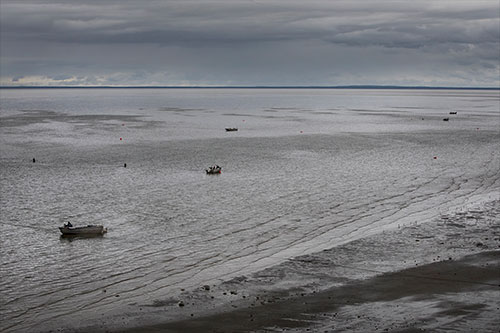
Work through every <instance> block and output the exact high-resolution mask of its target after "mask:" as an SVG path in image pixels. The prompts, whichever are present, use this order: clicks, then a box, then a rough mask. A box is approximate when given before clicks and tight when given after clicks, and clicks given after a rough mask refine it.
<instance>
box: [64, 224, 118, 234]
mask: <svg viewBox="0 0 500 333" xmlns="http://www.w3.org/2000/svg"><path fill="white" fill-rule="evenodd" d="M59 230H61V233H62V234H63V235H82V236H87V235H102V234H104V233H106V232H107V231H108V229H106V228H104V227H103V226H102V225H91V224H89V225H87V226H84V227H73V226H72V225H71V224H70V223H69V224H64V225H63V226H62V227H59Z"/></svg>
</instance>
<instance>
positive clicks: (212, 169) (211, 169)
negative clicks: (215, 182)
mask: <svg viewBox="0 0 500 333" xmlns="http://www.w3.org/2000/svg"><path fill="white" fill-rule="evenodd" d="M205 172H206V173H207V175H216V174H219V173H221V172H222V168H221V167H220V166H218V165H213V166H211V167H209V168H208V169H205Z"/></svg>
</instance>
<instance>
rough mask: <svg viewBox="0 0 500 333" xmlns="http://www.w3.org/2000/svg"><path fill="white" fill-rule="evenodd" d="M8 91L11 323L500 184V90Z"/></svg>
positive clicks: (240, 267) (294, 250)
mask: <svg viewBox="0 0 500 333" xmlns="http://www.w3.org/2000/svg"><path fill="white" fill-rule="evenodd" d="M2 94H3V95H2V105H1V107H2V112H1V117H2V121H1V122H0V123H1V136H0V139H1V143H2V154H1V156H0V163H1V165H0V167H1V169H0V170H1V188H2V196H1V198H0V200H1V201H0V203H1V207H2V214H1V216H0V229H1V230H0V241H1V247H2V257H1V263H2V265H1V266H0V274H1V277H2V279H1V282H0V292H1V295H2V297H1V300H0V312H1V315H2V318H6V320H2V323H1V324H0V325H1V326H0V329H1V330H7V331H23V330H29V329H33V328H34V327H37V328H40V327H42V326H39V325H41V324H42V323H44V325H45V326H43V327H47V328H59V327H67V326H65V325H69V324H67V323H71V325H74V327H78V326H79V325H82V324H83V323H84V322H85V321H88V320H92V319H93V318H95V317H96V316H98V315H99V314H100V313H106V314H107V315H113V314H117V313H121V312H122V311H123V310H124V309H130V307H132V308H133V307H134V306H135V305H137V306H140V305H143V304H153V303H154V300H158V299H160V300H161V299H169V298H172V297H175V295H176V294H178V293H179V292H180V290H181V289H189V288H199V287H200V286H202V285H204V284H207V283H216V282H217V283H218V282H220V281H223V280H227V279H230V278H232V277H234V276H241V275H245V274H249V273H251V272H255V271H257V270H259V269H262V268H264V267H268V266H271V265H275V264H277V263H280V262H282V261H283V260H286V259H287V258H290V257H293V256H297V255H300V254H304V253H311V252H314V251H319V250H322V249H325V248H329V247H333V246H335V245H337V244H341V243H344V242H347V241H349V240H352V239H356V238H360V237H364V236H366V235H369V234H372V233H377V232H380V230H381V229H382V228H386V227H388V226H397V225H398V224H405V223H413V222H415V221H419V222H425V221H426V220H428V219H430V218H432V217H433V216H437V215H439V214H440V213H441V212H443V211H446V209H447V208H448V207H450V206H452V205H460V204H461V203H462V202H464V201H466V200H467V198H468V197H470V196H472V195H476V196H477V195H481V194H488V193H490V192H492V191H497V190H498V189H499V188H500V184H499V182H500V181H499V168H498V165H499V161H500V159H499V155H498V152H497V150H496V147H498V144H499V141H500V138H499V135H498V125H499V124H498V119H499V116H500V115H499V113H498V110H499V108H498V105H499V99H498V93H497V92H481V91H472V92H464V91H460V92H453V91H449V92H443V91H439V92H437V93H436V92H425V91H413V92H412V91H404V92H403V91H363V90H357V91H328V90H321V91H315V90H272V91H269V90H230V91H228V90H216V89H214V90H206V89H205V90H201V91H200V90H192V89H189V90H186V91H184V90H175V91H170V90H155V89H151V90H148V89H140V90H133V89H127V90H124V91H122V90H106V91H105V92H103V91H100V90H84V91H79V90H78V91H76V90H29V91H24V90H15V91H6V92H5V93H4V92H2ZM42 97H43V98H42ZM478 105H479V106H480V107H477V106H478ZM331 110H333V111H334V112H331ZM357 110H363V111H362V112H361V111H357ZM452 110H460V111H459V112H458V113H457V115H453V116H452V115H449V111H452ZM270 111H271V112H270ZM186 115H188V116H186ZM443 116H446V117H450V121H449V122H443V121H442V118H443ZM226 127H238V131H237V132H233V133H226V131H225V128H226ZM434 157H436V158H434ZM32 158H36V163H32ZM124 163H126V165H127V167H126V168H124V167H123V165H124ZM213 164H218V165H220V166H222V168H223V173H222V174H221V175H219V176H217V177H213V176H210V175H206V174H205V171H204V170H205V169H206V168H207V167H209V166H210V165H213ZM66 221H71V222H72V223H73V224H75V225H87V224H103V225H104V226H105V227H109V231H108V233H107V234H105V235H104V236H100V237H91V238H87V237H85V238H83V237H81V236H77V237H70V238H66V237H62V236H61V235H60V232H59V230H58V227H59V226H60V225H62V223H63V222H66ZM20 282H21V285H22V288H20V287H19V286H20ZM131 304H132V305H131ZM133 304H135V305H133Z"/></svg>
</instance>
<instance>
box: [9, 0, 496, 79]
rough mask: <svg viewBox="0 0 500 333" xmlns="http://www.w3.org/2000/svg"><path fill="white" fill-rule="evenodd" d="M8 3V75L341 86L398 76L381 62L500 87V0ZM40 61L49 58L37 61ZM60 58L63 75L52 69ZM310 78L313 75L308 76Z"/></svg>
mask: <svg viewBox="0 0 500 333" xmlns="http://www.w3.org/2000/svg"><path fill="white" fill-rule="evenodd" d="M0 6H1V11H0V15H1V22H2V23H1V32H0V34H1V35H0V37H1V42H2V46H3V47H2V49H3V51H1V52H2V70H3V72H6V73H8V75H10V76H12V77H14V76H16V77H17V76H29V75H45V76H46V77H47V78H50V77H66V76H68V77H70V76H74V75H82V74H83V73H86V74H92V75H96V72H97V71H99V70H100V71H101V72H106V73H108V74H109V73H115V74H114V75H115V76H116V75H117V74H116V73H122V74H121V75H122V76H123V77H127V75H129V76H132V77H133V78H134V80H135V81H134V82H136V83H140V82H142V81H141V80H143V81H144V84H147V83H148V78H147V77H148V75H150V74H151V73H154V72H158V71H160V70H164V69H165V68H170V69H172V68H175V73H174V72H172V71H171V72H170V73H169V74H168V75H167V74H166V73H165V77H163V78H161V77H157V78H156V79H157V80H160V81H161V82H163V83H164V84H175V82H174V81H175V79H177V80H179V78H180V77H183V81H184V82H188V83H189V82H194V83H195V84H199V83H207V84H210V83H213V84H221V83H226V82H228V83H233V82H239V83H243V84H244V83H248V84H280V82H281V83H282V84H304V83H306V84H309V83H312V84H343V83H344V82H339V80H340V79H341V78H343V79H344V80H349V82H345V83H346V84H351V83H358V84H361V83H367V82H366V80H368V81H370V80H371V82H373V81H376V83H377V82H378V83H389V84H390V83H391V82H390V81H391V80H393V81H394V78H392V79H391V78H390V77H387V82H385V81H383V80H382V81H383V82H382V81H381V79H380V76H379V75H380V74H379V69H378V68H379V67H380V66H386V69H388V70H390V69H391V67H389V66H398V64H399V66H401V68H404V69H405V75H406V77H407V81H408V83H410V81H411V80H417V81H419V80H420V81H422V80H423V81H424V82H422V84H425V83H426V82H449V83H448V84H453V82H455V81H454V80H455V79H454V77H459V78H460V77H464V76H465V77H470V78H469V81H470V82H476V84H482V85H496V84H498V79H494V77H495V74H498V68H499V66H498V61H499V59H498V58H499V52H500V49H499V38H500V31H499V30H500V27H499V17H498V16H499V4H498V1H496V0H492V1H427V0H421V1H412V2H409V1H376V2H375V1H285V0H281V1H280V0H275V1H189V0H183V1H112V0H103V1H92V0H79V1H22V0H21V1H13V0H2V2H1V5H0ZM37 51H38V54H39V55H38V56H37V55H36V53H37ZM40 51H42V52H40ZM26 52H28V54H31V55H32V56H27V55H26ZM58 52H61V53H66V54H65V55H66V56H64V55H63V54H58ZM285 52H286V53H285ZM388 52H391V53H390V54H388ZM96 53H98V54H96ZM153 53H154V54H153ZM193 53H196V54H195V55H193ZM360 53H361V54H362V55H363V56H360ZM284 55H286V56H285V57H284ZM116 57H121V60H118V61H117V58H116ZM384 57H388V58H389V59H391V62H392V65H390V64H387V63H386V61H384ZM422 57H425V63H426V64H427V65H429V67H436V68H437V67H439V68H441V71H440V72H439V73H435V72H434V70H429V74H427V75H431V73H433V72H434V73H435V74H436V75H435V77H434V78H432V77H430V76H426V77H425V78H424V77H423V76H422V75H423V74H422V68H424V67H426V66H424V60H422ZM419 59H420V60H419ZM37 61H39V62H40V63H46V64H47V63H53V64H52V65H50V64H48V65H46V66H44V67H41V66H36V62H37ZM58 61H61V68H64V70H65V72H57V73H54V72H53V71H55V70H56V67H57V62H58ZM23 62H24V63H34V65H33V66H28V68H33V71H32V72H31V73H29V72H19V71H21V67H22V66H21V64H22V63H23ZM270 64H272V66H271V65H270ZM368 64H372V66H369V65H368ZM438 64H439V66H438ZM240 66H245V68H239V67H240ZM461 66H462V67H461ZM408 67H411V68H414V70H413V71H412V70H410V69H409V68H408ZM325 68H327V69H328V70H326V71H325ZM355 68H359V69H360V70H361V69H362V71H363V72H361V71H359V72H355ZM60 70H61V69H60ZM259 70H261V73H260V74H256V71H257V72H258V71H259ZM288 70H293V71H295V75H294V74H293V73H288V72H286V71H288ZM195 71H196V72H197V73H198V74H195ZM353 71H354V72H353ZM91 72H94V73H91ZM126 73H128V74H126ZM3 75H4V74H2V76H3ZM109 75H111V74H109ZM276 75H281V78H282V79H280V78H279V77H278V78H276ZM167 76H168V77H169V78H170V79H167V78H166V77H167ZM118 77H121V76H120V75H118ZM252 77H253V78H252ZM304 77H307V78H308V82H300V78H304ZM411 77H413V79H410V78H411ZM215 78H217V79H215ZM250 78H252V79H251V80H249V79H250ZM436 78H439V79H438V80H437V81H436V80H435V79H436ZM110 80H111V79H110ZM162 80H163V81H162ZM172 80H173V81H172ZM217 80H218V81H217ZM353 80H354V81H365V82H353ZM432 80H434V81H432ZM18 81H19V80H18ZM112 81H113V82H116V77H115V79H113V80H112ZM150 81H151V80H150ZM153 81H154V80H153ZM315 81H317V82H315ZM462 81H467V80H462ZM78 82H81V81H78ZM401 82H402V81H401ZM401 82H399V83H401ZM456 82H457V84H459V85H460V84H463V82H459V81H456ZM395 83H398V82H395ZM124 84H127V83H124Z"/></svg>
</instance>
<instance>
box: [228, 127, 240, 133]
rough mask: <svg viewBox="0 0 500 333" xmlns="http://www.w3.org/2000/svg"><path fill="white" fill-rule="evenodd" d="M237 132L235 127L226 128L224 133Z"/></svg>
mask: <svg viewBox="0 0 500 333" xmlns="http://www.w3.org/2000/svg"><path fill="white" fill-rule="evenodd" d="M237 130H238V129H237V128H236V127H226V132H236V131H237Z"/></svg>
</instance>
